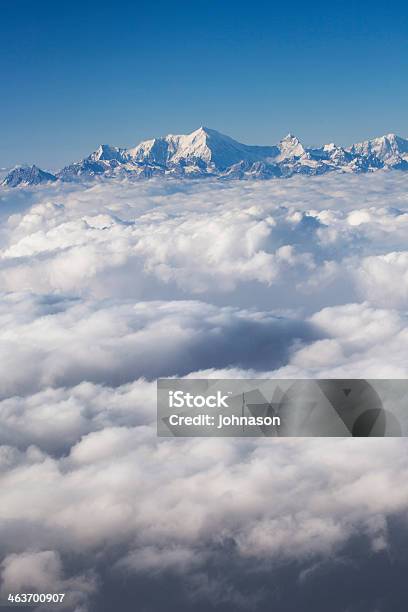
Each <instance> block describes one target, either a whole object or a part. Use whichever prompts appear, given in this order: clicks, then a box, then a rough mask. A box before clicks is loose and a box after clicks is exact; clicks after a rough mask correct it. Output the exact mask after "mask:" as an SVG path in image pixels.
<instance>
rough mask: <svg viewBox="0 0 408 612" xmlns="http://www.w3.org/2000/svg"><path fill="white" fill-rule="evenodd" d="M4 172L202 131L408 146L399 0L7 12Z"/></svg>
mask: <svg viewBox="0 0 408 612" xmlns="http://www.w3.org/2000/svg"><path fill="white" fill-rule="evenodd" d="M0 7H1V19H0V70H1V79H2V84H3V88H2V94H1V102H0V105H1V120H2V121H1V123H2V129H1V138H0V166H8V165H12V164H15V163H18V162H30V163H33V162H36V163H38V164H39V165H41V166H43V167H48V168H56V167H59V166H61V165H63V164H64V163H66V162H68V161H72V160H75V159H78V158H80V157H83V156H84V155H86V154H88V153H89V152H90V151H91V150H93V149H95V148H96V146H97V145H98V144H99V143H102V142H103V143H110V144H116V145H120V146H127V145H134V144H136V143H137V142H138V141H140V140H141V139H144V138H148V137H152V136H159V135H162V134H166V133H169V132H172V133H180V132H181V133H183V132H189V131H192V130H193V129H195V128H196V127H198V126H200V125H207V126H209V127H213V128H215V129H218V130H220V131H222V132H224V133H227V134H229V135H230V136H232V137H234V138H237V139H238V140H241V141H243V142H248V143H256V144H263V143H265V144H266V143H273V142H275V141H277V140H279V139H280V138H281V137H282V136H284V135H285V134H286V133H287V132H289V131H291V132H292V133H295V134H296V135H297V136H298V137H299V138H301V139H302V140H303V141H304V142H305V143H306V144H319V143H322V142H328V141H336V142H338V143H339V144H349V143H351V142H352V141H353V140H360V139H364V138H368V137H372V136H375V135H379V134H382V133H385V132H390V131H393V132H397V133H399V134H401V135H403V136H404V135H405V136H408V113H407V108H408V99H407V98H408V7H407V6H406V5H405V3H402V2H401V3H400V2H387V3H381V4H380V3H378V4H377V3H376V2H366V1H359V2H328V1H326V2H284V1H282V2H280V3H275V2H272V1H270V2H263V1H258V2H256V3H255V2H252V3H250V2H241V1H239V0H235V1H234V2H232V1H229V0H225V1H221V0H219V1H218V2H215V1H208V0H207V1H206V2H203V1H202V0H190V2H184V1H183V0H181V1H178V2H161V1H160V0H159V1H156V2H154V3H153V2H145V1H143V2H126V1H122V2H117V3H112V2H109V3H105V2H103V1H99V2H93V1H82V2H77V1H76V0H73V1H70V2H64V3H62V2H60V3H58V2H55V1H54V2H48V1H47V0H43V1H41V2H40V3H36V4H35V5H34V4H33V3H32V2H28V1H18V0H16V1H13V2H7V3H6V2H4V1H1V2H0Z"/></svg>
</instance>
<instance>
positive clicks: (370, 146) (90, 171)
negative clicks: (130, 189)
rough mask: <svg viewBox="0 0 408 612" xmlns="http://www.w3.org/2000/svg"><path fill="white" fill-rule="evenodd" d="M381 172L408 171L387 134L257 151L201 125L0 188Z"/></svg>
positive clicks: (24, 172) (395, 140) (287, 143)
mask: <svg viewBox="0 0 408 612" xmlns="http://www.w3.org/2000/svg"><path fill="white" fill-rule="evenodd" d="M381 168H393V169H398V170H407V171H408V140H406V139H404V138H401V137H400V136H397V135H396V134H394V133H388V134H386V135H384V136H380V137H378V138H373V139H372V140H366V141H363V142H359V143H357V144H354V145H352V146H351V147H349V148H347V149H346V148H343V147H340V146H338V145H336V144H334V143H329V144H325V145H323V146H321V147H316V148H306V147H304V146H303V145H302V143H301V142H300V140H299V139H298V138H297V137H296V136H294V135H293V134H291V133H289V134H287V136H285V137H284V138H282V140H281V141H280V142H279V143H278V144H277V145H272V146H256V145H247V144H243V143H241V142H239V141H237V140H234V139H233V138H230V137H229V136H226V135H224V134H222V133H221V132H218V131H216V130H213V129H211V128H208V127H205V126H200V127H199V128H198V129H196V130H194V131H193V132H191V133H190V134H168V135H167V136H162V137H159V138H152V139H149V140H144V141H143V142H141V143H139V144H138V145H137V146H135V147H132V148H130V149H121V148H118V147H114V146H111V145H107V144H102V145H100V146H99V147H98V148H97V149H96V150H95V151H93V153H91V154H90V155H89V156H88V157H85V158H84V159H82V160H80V161H78V162H76V163H73V164H70V165H68V166H66V167H65V168H63V169H62V170H60V171H59V172H58V173H57V175H55V176H54V175H53V174H50V173H49V172H44V171H43V170H41V169H40V168H38V167H37V166H31V167H21V166H20V167H17V168H14V170H12V171H11V172H9V174H8V175H7V176H6V177H5V179H4V180H3V183H2V185H5V186H9V187H10V186H12V187H15V186H18V185H37V184H39V183H43V182H49V181H55V180H57V179H59V180H61V181H77V180H83V179H86V180H90V179H96V178H98V177H101V178H102V177H103V178H111V177H118V178H124V177H126V178H127V179H129V178H131V179H135V178H139V177H143V178H144V177H146V178H148V177H151V176H175V177H189V178H193V177H205V176H212V177H217V178H221V179H223V180H230V179H257V180H259V179H270V178H274V177H289V176H293V175H294V174H307V175H317V174H323V173H326V172H332V171H338V172H349V173H357V172H373V171H375V170H379V169H381Z"/></svg>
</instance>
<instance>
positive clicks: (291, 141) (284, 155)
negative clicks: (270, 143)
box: [278, 134, 305, 161]
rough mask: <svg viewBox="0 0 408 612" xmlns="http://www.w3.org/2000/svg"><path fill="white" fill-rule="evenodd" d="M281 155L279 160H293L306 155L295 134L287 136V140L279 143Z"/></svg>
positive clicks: (284, 139)
mask: <svg viewBox="0 0 408 612" xmlns="http://www.w3.org/2000/svg"><path fill="white" fill-rule="evenodd" d="M278 147H279V150H280V154H279V156H278V160H279V161H282V160H284V159H291V158H294V157H302V156H303V155H305V149H304V148H303V146H302V144H301V142H300V140H299V139H298V138H296V136H294V135H293V134H287V136H285V138H282V140H281V141H280V142H279V145H278Z"/></svg>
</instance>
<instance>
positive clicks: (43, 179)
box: [1, 165, 57, 187]
mask: <svg viewBox="0 0 408 612" xmlns="http://www.w3.org/2000/svg"><path fill="white" fill-rule="evenodd" d="M56 180H57V177H56V176H54V175H53V174H51V173H50V172H45V171H44V170H41V168H38V166H35V165H33V166H16V167H15V168H13V170H11V172H9V173H8V174H7V176H6V177H5V178H4V180H3V182H2V183H1V184H2V185H3V186H4V187H18V186H19V185H21V186H27V185H39V184H40V183H49V182H54V181H56Z"/></svg>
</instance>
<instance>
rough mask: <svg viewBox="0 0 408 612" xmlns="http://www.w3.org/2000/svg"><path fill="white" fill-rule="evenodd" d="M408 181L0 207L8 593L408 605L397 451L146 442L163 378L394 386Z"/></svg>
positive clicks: (144, 602)
mask: <svg viewBox="0 0 408 612" xmlns="http://www.w3.org/2000/svg"><path fill="white" fill-rule="evenodd" d="M407 187H408V177H407V176H405V175H403V174H399V173H398V172H388V173H387V172H378V173H376V174H374V175H364V176H360V177H359V176H339V175H337V176H328V177H320V178H319V177H316V178H313V179H310V178H302V177H296V178H293V179H290V180H287V181H285V182H281V181H277V182H273V181H270V182H266V183H260V182H257V183H240V182H231V183H228V184H220V183H213V182H211V181H197V182H182V181H176V180H175V181H167V182H164V181H163V182H161V181H159V180H157V181H156V180H154V181H153V180H152V181H150V182H141V183H138V184H130V183H129V184H128V183H126V182H122V183H119V182H118V183H115V182H113V181H111V182H109V183H106V184H103V183H101V184H97V185H94V186H82V187H81V186H78V185H68V186H64V187H62V186H59V185H52V186H48V187H45V188H44V187H41V188H35V189H32V190H21V191H19V190H14V191H8V190H6V189H4V190H3V191H2V192H1V193H0V204H1V209H0V216H1V225H0V247H1V248H0V283H1V289H2V299H1V302H0V322H1V325H0V356H1V363H2V370H1V373H2V376H1V378H0V425H1V427H0V444H1V445H2V446H1V447H0V487H1V503H0V553H1V558H2V561H1V566H0V572H1V579H2V583H1V589H2V594H6V593H8V592H10V591H18V590H24V589H25V590H27V589H38V590H53V591H58V592H62V591H66V592H67V593H69V594H70V595H69V598H68V599H67V602H66V604H65V609H67V610H76V611H77V612H84V611H85V610H87V611H89V612H94V611H96V610H98V612H101V611H102V612H103V611H104V610H113V609H118V606H119V605H120V606H121V609H123V610H124V611H127V610H129V611H130V610H133V609H135V605H136V602H135V598H138V601H137V607H138V609H141V610H146V611H149V612H157V611H158V610H160V611H161V610H163V611H164V610H169V609H172V608H178V609H180V610H184V609H185V610H188V609H197V610H208V609H211V608H213V607H217V606H218V609H223V610H237V609H241V608H244V609H262V610H270V609H275V608H276V609H279V610H281V611H286V610H293V609H302V610H303V609H304V610H306V611H307V612H309V611H310V612H311V611H312V610H313V612H314V611H315V610H316V611H320V610H327V609H328V607H327V606H326V607H325V608H324V607H321V606H322V605H323V603H324V601H325V599H324V595H323V593H322V591H321V590H319V589H320V588H321V587H319V586H318V585H319V581H323V582H324V583H325V584H331V588H332V591H333V593H336V594H337V595H336V598H337V599H336V600H337V601H338V602H339V603H338V604H333V602H331V605H330V606H329V607H330V609H331V610H334V611H335V612H391V611H392V612H400V611H401V612H402V611H403V610H404V611H405V610H406V604H407V597H406V596H403V595H401V593H403V585H401V584H399V583H398V582H397V583H395V581H394V578H393V577H392V574H391V573H390V570H389V568H390V563H391V561H390V560H393V563H394V564H395V567H398V568H399V571H404V572H405V571H406V569H407V563H408V559H407V558H406V555H405V553H404V550H405V548H406V547H403V546H402V543H403V542H404V541H405V540H404V538H406V537H407V536H408V530H407V527H406V524H405V519H404V516H405V514H406V512H407V510H408V486H407V485H406V484H405V483H406V482H407V476H408V458H407V453H406V450H407V448H406V444H405V442H404V441H403V440H377V441H375V440H356V439H351V440H341V439H339V440H323V439H321V440H315V441H313V440H309V441H302V440H279V441H277V440H274V441H273V443H272V440H242V439H241V440H231V439H225V440H223V439H214V440H210V439H209V440H206V439H203V440H199V439H192V440H189V439H183V440H181V439H180V440H173V439H171V440H158V439H157V437H156V431H155V382H154V381H155V378H156V377H157V376H160V375H166V376H173V375H174V376H219V377H223V376H230V377H240V376H246V377H248V376H257V377H263V376H268V377H318V376H321V377H371V378H377V377H383V378H405V377H407V376H408V365H407V362H406V355H407V354H408V325H407V316H406V313H407V309H408V308H407V307H408V302H407V300H408V250H407V241H406V236H407V230H408V195H407V194H408V191H407ZM396 534H397V535H396ZM350 568H352V569H350ZM356 574H358V575H359V576H361V577H362V578H361V580H362V582H359V583H358V584H357V583H356V582H355V581H356V578H355V575H356ZM364 576H366V577H367V581H368V577H371V578H370V580H371V582H374V583H375V585H376V586H375V587H372V588H371V587H369V586H368V584H366V585H365V586H364V584H365V583H364ZM379 576H382V577H383V584H384V588H381V580H379ZM337 581H339V584H337ZM340 583H341V584H343V585H344V584H348V585H349V587H350V589H351V591H350V594H349V595H347V589H345V588H342V587H341V584H340ZM339 585H340V586H339ZM398 589H400V590H401V593H400V597H397V596H396V595H395V590H397V591H398ZM119 593H121V594H122V597H121V598H120V597H119V596H118V594H119ZM353 593H354V595H353ZM357 593H358V595H357ZM404 597H405V599H404ZM319 602H320V603H319ZM322 602H323V603H322ZM319 606H320V607H319ZM333 606H334V607H333ZM336 606H337V607H336ZM63 608H64V607H62V609H63ZM60 609H61V608H60Z"/></svg>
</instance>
